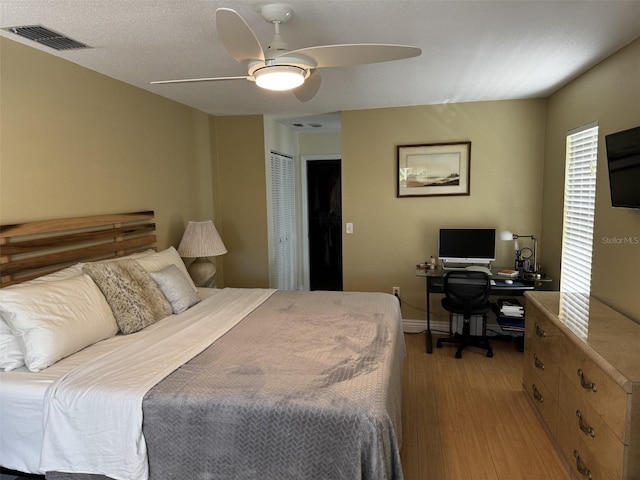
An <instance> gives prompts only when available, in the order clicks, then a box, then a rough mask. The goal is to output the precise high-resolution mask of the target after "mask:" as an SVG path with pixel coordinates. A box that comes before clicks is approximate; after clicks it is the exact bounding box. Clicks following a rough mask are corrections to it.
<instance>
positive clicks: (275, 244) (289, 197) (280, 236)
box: [269, 152, 297, 290]
mask: <svg viewBox="0 0 640 480" xmlns="http://www.w3.org/2000/svg"><path fill="white" fill-rule="evenodd" d="M269 168H270V174H271V175H270V178H271V185H270V187H271V188H270V200H271V218H270V220H271V221H270V224H271V225H270V236H271V238H270V245H271V255H270V265H269V272H270V273H269V275H270V285H271V287H273V288H278V289H281V290H295V288H296V283H297V279H296V258H297V256H296V235H295V232H296V225H295V204H294V199H295V186H294V165H293V158H292V157H289V156H286V155H281V154H279V153H275V152H271V162H270V167H269Z"/></svg>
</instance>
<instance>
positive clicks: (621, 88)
mask: <svg viewBox="0 0 640 480" xmlns="http://www.w3.org/2000/svg"><path fill="white" fill-rule="evenodd" d="M548 105H549V106H548V110H549V113H548V116H547V141H546V146H545V150H546V155H545V175H544V203H543V219H544V222H543V242H542V249H543V255H544V256H543V258H544V261H545V262H546V263H547V265H548V266H549V271H550V273H551V274H552V275H553V276H554V277H556V278H559V276H560V258H561V248H562V205H563V194H564V169H565V162H564V159H565V137H566V132H567V131H569V130H571V129H574V128H576V127H579V126H581V125H585V124H588V123H590V122H593V121H597V122H598V124H599V127H600V128H599V140H598V166H597V181H596V217H595V227H594V228H595V234H594V243H593V270H592V278H593V280H592V294H593V295H594V296H595V297H597V298H599V299H600V300H602V301H603V302H604V303H606V304H608V305H610V306H611V307H613V308H615V309H616V310H618V311H620V312H622V313H624V314H625V315H627V316H630V317H631V318H633V319H634V320H636V321H637V322H640V300H638V293H639V291H640V288H639V286H640V273H639V272H640V243H638V242H640V210H628V209H617V208H612V207H611V200H610V196H609V176H608V172H607V160H606V149H605V135H607V134H609V133H613V132H617V131H620V130H625V129H628V128H631V127H636V126H638V125H640V39H638V40H636V41H635V42H633V43H632V44H631V45H629V46H627V47H626V48H624V49H622V50H621V51H619V52H618V53H616V54H615V55H613V56H611V57H609V58H608V59H606V60H605V61H604V62H602V63H600V64H599V65H597V66H596V67H594V68H593V69H591V70H589V71H588V72H587V73H585V74H584V75H582V76H580V77H579V78H577V79H576V80H574V81H573V82H571V83H570V84H568V85H567V86H565V87H564V88H562V89H561V90H560V91H558V92H557V93H555V94H554V95H552V96H551V97H550V98H549V101H548ZM639 188H640V186H639ZM616 238H617V239H625V238H626V239H631V242H624V241H623V242H622V243H616V241H615V240H609V239H616Z"/></svg>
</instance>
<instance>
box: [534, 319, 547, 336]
mask: <svg viewBox="0 0 640 480" xmlns="http://www.w3.org/2000/svg"><path fill="white" fill-rule="evenodd" d="M536 335H538V336H539V337H546V336H547V332H545V331H544V330H543V329H541V328H540V326H539V325H538V323H537V322H536Z"/></svg>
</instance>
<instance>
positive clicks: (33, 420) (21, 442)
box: [0, 289, 220, 474]
mask: <svg viewBox="0 0 640 480" xmlns="http://www.w3.org/2000/svg"><path fill="white" fill-rule="evenodd" d="M219 291H220V290H216V289H199V291H198V294H199V296H200V298H201V299H203V300H204V299H206V298H208V297H211V296H212V295H214V294H216V293H217V292H219ZM189 314H190V311H189V310H187V311H186V312H183V313H182V314H180V315H181V316H188V315H189ZM149 328H152V327H149ZM135 339H136V338H135V335H117V336H115V337H111V338H109V339H107V340H103V341H101V342H98V343H96V344H94V345H91V346H89V347H87V348H85V349H83V350H81V351H80V352H77V353H75V354H74V355H71V356H69V357H67V358H64V359H62V360H60V361H59V362H57V363H56V364H54V365H52V366H51V367H49V368H46V369H44V370H41V371H40V372H37V373H34V372H29V371H28V370H27V369H26V367H22V368H20V369H17V370H13V371H10V372H3V371H0V452H1V453H2V455H1V456H0V466H3V467H5V468H9V469H12V470H18V471H21V472H25V473H37V474H43V473H44V472H42V471H40V468H39V465H40V454H41V446H42V439H43V433H44V432H43V399H44V397H45V393H46V391H47V388H49V386H50V385H52V384H53V383H54V382H55V381H56V380H58V379H59V378H60V377H61V376H63V375H64V374H66V373H67V372H69V371H71V370H73V369H74V368H76V367H78V366H80V365H83V364H84V363H86V362H87V361H88V360H90V359H93V358H96V357H98V356H102V355H104V354H106V353H108V352H110V351H112V350H115V349H116V348H121V347H122V346H123V345H126V344H128V343H130V342H132V341H135Z"/></svg>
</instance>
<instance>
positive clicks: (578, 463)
mask: <svg viewBox="0 0 640 480" xmlns="http://www.w3.org/2000/svg"><path fill="white" fill-rule="evenodd" d="M573 456H574V457H576V468H577V469H578V472H580V473H581V474H582V475H584V476H585V477H587V478H591V471H590V470H589V469H588V468H587V467H586V466H585V465H584V463H582V459H581V458H580V454H579V453H578V450H574V451H573Z"/></svg>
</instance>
